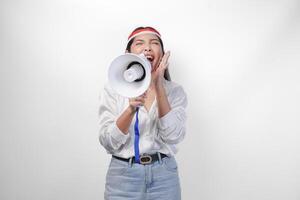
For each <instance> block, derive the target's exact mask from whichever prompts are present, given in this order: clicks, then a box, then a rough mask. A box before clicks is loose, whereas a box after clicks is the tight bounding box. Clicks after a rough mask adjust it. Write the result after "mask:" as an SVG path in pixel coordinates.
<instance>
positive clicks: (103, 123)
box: [98, 85, 129, 154]
mask: <svg viewBox="0 0 300 200" xmlns="http://www.w3.org/2000/svg"><path fill="white" fill-rule="evenodd" d="M99 99H100V107H99V111H98V116H99V127H100V130H99V141H100V143H101V145H102V146H103V147H104V148H105V149H106V150H107V152H108V153H111V154H114V153H115V152H117V151H118V150H119V149H120V148H121V146H122V145H124V144H125V142H126V140H127V138H128V137H129V134H124V133H123V132H122V131H121V130H120V129H119V128H118V126H117V124H116V120H117V117H118V115H119V114H118V113H117V94H116V93H114V92H113V91H112V88H110V87H109V86H108V85H105V87H104V90H103V92H102V93H101V94H100V97H99Z"/></svg>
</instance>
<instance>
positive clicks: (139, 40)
mask: <svg viewBox="0 0 300 200" xmlns="http://www.w3.org/2000/svg"><path fill="white" fill-rule="evenodd" d="M152 41H157V42H159V40H158V39H156V38H153V39H150V42H152ZM134 42H145V40H142V39H136V40H135V41H134Z"/></svg>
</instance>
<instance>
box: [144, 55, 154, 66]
mask: <svg viewBox="0 0 300 200" xmlns="http://www.w3.org/2000/svg"><path fill="white" fill-rule="evenodd" d="M146 58H147V60H149V62H150V63H151V64H152V62H153V60H154V58H153V57H152V56H146Z"/></svg>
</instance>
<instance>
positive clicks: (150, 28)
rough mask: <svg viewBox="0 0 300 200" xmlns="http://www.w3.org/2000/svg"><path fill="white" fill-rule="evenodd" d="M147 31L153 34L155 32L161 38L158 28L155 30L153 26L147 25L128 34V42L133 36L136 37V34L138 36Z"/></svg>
mask: <svg viewBox="0 0 300 200" xmlns="http://www.w3.org/2000/svg"><path fill="white" fill-rule="evenodd" d="M146 33H152V34H154V35H157V36H158V37H159V38H161V36H160V33H159V32H158V31H157V30H155V29H154V28H152V27H146V28H143V29H138V30H136V31H133V32H132V33H131V34H130V35H129V36H128V42H129V41H130V40H131V39H132V38H134V37H136V36H138V35H142V34H146Z"/></svg>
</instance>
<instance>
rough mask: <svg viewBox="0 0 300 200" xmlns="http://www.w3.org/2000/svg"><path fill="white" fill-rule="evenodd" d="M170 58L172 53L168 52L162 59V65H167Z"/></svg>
mask: <svg viewBox="0 0 300 200" xmlns="http://www.w3.org/2000/svg"><path fill="white" fill-rule="evenodd" d="M169 57H170V51H167V52H166V53H165V55H164V56H163V57H162V63H166V62H167V61H168V59H169Z"/></svg>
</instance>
